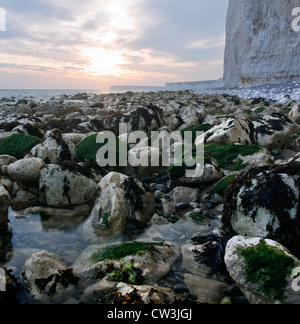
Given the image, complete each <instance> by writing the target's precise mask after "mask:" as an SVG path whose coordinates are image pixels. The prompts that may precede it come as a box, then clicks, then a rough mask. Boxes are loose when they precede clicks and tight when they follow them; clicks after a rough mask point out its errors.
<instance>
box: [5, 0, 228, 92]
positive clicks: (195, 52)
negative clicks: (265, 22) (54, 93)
mask: <svg viewBox="0 0 300 324" xmlns="http://www.w3.org/2000/svg"><path fill="white" fill-rule="evenodd" d="M3 1H4V4H3V7H5V9H6V12H7V31H6V32H5V33H2V34H0V46H1V53H0V63H1V64H0V70H2V69H3V68H5V70H6V73H8V74H9V71H8V70H9V68H11V70H12V71H16V69H17V70H18V71H21V70H22V71H25V70H26V71H27V73H30V71H32V72H34V73H36V72H37V71H39V72H40V73H41V77H42V73H45V74H44V76H45V78H46V77H47V73H51V75H52V74H55V73H56V72H57V74H58V75H61V73H65V74H66V75H68V77H70V78H72V77H74V78H78V77H79V75H81V78H82V80H83V81H82V84H84V80H93V82H95V79H96V78H97V77H98V80H99V82H101V80H103V82H105V83H107V82H109V75H110V77H111V82H113V81H115V78H118V79H120V80H124V82H126V79H128V82H130V83H132V82H133V81H135V80H136V81H137V82H140V83H142V82H143V83H145V84H146V83H147V84H149V82H148V81H149V80H151V81H152V82H155V83H156V84H163V83H164V82H167V81H188V80H191V79H193V80H198V79H199V80H201V79H203V78H207V77H208V76H209V71H207V70H206V69H204V66H210V71H211V72H210V75H211V77H215V76H217V75H218V76H221V75H222V66H221V65H222V64H221V65H220V62H221V60H222V59H223V52H224V30H225V16H226V7H227V1H225V2H223V1H222V2H220V1H219V0H209V1H208V0H189V1H188V2H187V3H185V2H182V0H86V1H82V0H73V1H70V0H26V1H23V0H14V1H8V0H3ZM211 61H213V62H218V63H217V64H209V63H208V62H211ZM172 78H174V80H173V79H172ZM45 84H46V83H45ZM1 85H2V83H1V80H0V86H1ZM66 87H67V85H66Z"/></svg>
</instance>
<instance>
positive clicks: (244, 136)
mask: <svg viewBox="0 0 300 324" xmlns="http://www.w3.org/2000/svg"><path fill="white" fill-rule="evenodd" d="M251 135H252V131H251V122H250V121H249V120H248V119H246V118H244V117H234V118H229V119H228V120H226V121H224V122H223V123H222V124H221V125H217V126H215V127H213V128H212V129H210V130H209V131H208V132H206V133H205V134H204V135H203V136H204V142H205V144H207V145H208V144H217V145H227V144H229V143H239V144H254V143H253V137H252V136H251ZM200 140H201V137H200V138H199V139H197V140H196V143H195V144H196V145H198V144H200V143H199V141H200Z"/></svg>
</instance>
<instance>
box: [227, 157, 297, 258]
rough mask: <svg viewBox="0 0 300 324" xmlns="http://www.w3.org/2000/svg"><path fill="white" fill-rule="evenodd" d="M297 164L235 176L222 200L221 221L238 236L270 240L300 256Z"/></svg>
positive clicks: (264, 168) (258, 169) (257, 169)
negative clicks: (223, 204)
mask: <svg viewBox="0 0 300 324" xmlns="http://www.w3.org/2000/svg"><path fill="white" fill-rule="evenodd" d="M299 170H300V163H299V162H296V161H295V162H294V161H293V162H291V163H289V164H285V165H280V166H274V167H271V166H270V167H268V166H266V167H257V168H253V169H251V170H249V171H248V172H246V173H243V174H242V175H239V176H238V177H237V178H235V180H233V183H232V184H231V185H230V186H229V188H228V189H227V192H226V195H225V196H226V197H225V206H224V215H223V221H224V223H225V225H226V226H227V228H232V229H233V231H234V232H236V233H237V234H240V235H246V236H252V237H262V238H270V239H274V240H276V241H278V242H280V243H281V244H283V245H284V246H286V247H287V248H289V249H290V250H291V251H292V252H293V253H295V254H296V255H297V256H298V255H300V248H299V246H300V235H299V233H300V213H299V212H300V205H299V192H300V172H299Z"/></svg>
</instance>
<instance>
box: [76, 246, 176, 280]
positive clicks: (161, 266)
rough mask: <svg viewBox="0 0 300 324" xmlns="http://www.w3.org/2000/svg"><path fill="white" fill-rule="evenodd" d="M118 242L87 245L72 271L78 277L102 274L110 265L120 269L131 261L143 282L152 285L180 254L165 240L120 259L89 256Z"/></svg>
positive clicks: (110, 267)
mask: <svg viewBox="0 0 300 324" xmlns="http://www.w3.org/2000/svg"><path fill="white" fill-rule="evenodd" d="M145 243H148V242H145ZM119 244H120V243H115V244H106V245H101V246H99V245H92V246H90V247H88V248H87V249H86V250H85V251H84V252H83V253H82V255H81V256H80V257H79V258H78V259H77V260H76V261H75V263H74V264H73V266H72V268H73V269H74V273H75V274H76V275H78V276H80V277H90V276H91V277H97V275H98V274H99V273H101V274H102V275H103V274H106V273H107V269H112V267H113V269H116V270H119V271H120V270H121V268H122V265H123V264H124V263H126V262H131V263H132V264H133V266H134V268H136V269H140V270H141V271H142V276H143V277H144V279H145V281H144V284H145V285H154V284H155V283H156V282H157V281H158V280H160V279H161V278H162V277H163V276H165V275H166V274H167V273H168V272H169V271H170V268H171V266H172V264H173V263H174V262H175V261H176V260H177V259H178V257H179V256H180V251H179V247H178V246H177V245H175V244H174V243H170V242H165V243H162V244H161V245H155V249H153V250H151V251H150V252H149V251H148V252H145V253H140V254H137V255H128V256H126V257H124V258H123V259H121V260H112V259H109V260H105V261H100V262H98V263H97V262H96V263H94V262H93V260H92V259H93V258H91V257H92V256H93V255H94V254H95V253H101V250H104V249H105V248H107V247H113V246H118V245H119ZM111 271H112V270H111ZM111 271H110V272H111ZM108 274H109V273H107V275H108Z"/></svg>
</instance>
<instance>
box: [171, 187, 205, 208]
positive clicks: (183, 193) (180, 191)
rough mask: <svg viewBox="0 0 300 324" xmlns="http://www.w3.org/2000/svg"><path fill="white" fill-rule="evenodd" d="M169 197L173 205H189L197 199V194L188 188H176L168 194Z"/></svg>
mask: <svg viewBox="0 0 300 324" xmlns="http://www.w3.org/2000/svg"><path fill="white" fill-rule="evenodd" d="M169 195H170V196H171V197H172V199H173V203H174V204H175V205H176V204H179V203H187V204H190V203H192V202H196V201H198V199H199V192H198V191H197V190H195V189H192V188H189V187H181V186H179V187H176V188H175V189H173V190H172V191H171V192H170V193H169Z"/></svg>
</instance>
